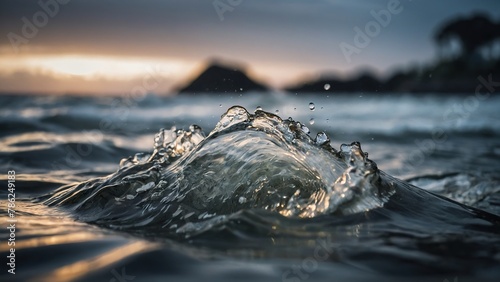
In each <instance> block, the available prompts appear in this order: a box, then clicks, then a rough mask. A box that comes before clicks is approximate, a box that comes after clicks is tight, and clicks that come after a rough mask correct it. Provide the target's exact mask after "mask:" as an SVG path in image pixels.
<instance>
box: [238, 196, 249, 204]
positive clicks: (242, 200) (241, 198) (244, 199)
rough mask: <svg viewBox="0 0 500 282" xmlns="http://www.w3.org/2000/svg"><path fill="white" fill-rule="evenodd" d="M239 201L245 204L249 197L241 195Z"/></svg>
mask: <svg viewBox="0 0 500 282" xmlns="http://www.w3.org/2000/svg"><path fill="white" fill-rule="evenodd" d="M238 202H239V203H240V204H244V203H246V202H247V198H245V197H240V198H239V199H238Z"/></svg>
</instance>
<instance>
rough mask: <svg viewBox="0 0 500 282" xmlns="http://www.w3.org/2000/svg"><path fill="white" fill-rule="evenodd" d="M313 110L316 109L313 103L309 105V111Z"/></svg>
mask: <svg viewBox="0 0 500 282" xmlns="http://www.w3.org/2000/svg"><path fill="white" fill-rule="evenodd" d="M314 109H316V106H315V105H314V103H313V102H311V103H309V110H311V111H314Z"/></svg>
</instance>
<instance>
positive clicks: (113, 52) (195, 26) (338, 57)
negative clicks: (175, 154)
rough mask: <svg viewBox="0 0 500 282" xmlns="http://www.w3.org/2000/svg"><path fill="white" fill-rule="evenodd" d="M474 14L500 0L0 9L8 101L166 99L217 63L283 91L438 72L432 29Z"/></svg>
mask: <svg viewBox="0 0 500 282" xmlns="http://www.w3.org/2000/svg"><path fill="white" fill-rule="evenodd" d="M39 2H40V3H45V6H46V7H42V6H43V5H42V6H41V5H40V4H39ZM397 2H399V4H397ZM390 3H392V5H395V6H394V7H397V10H398V11H400V12H399V13H393V14H391V19H390V21H388V22H387V24H384V25H386V26H381V25H379V28H380V29H379V30H373V32H374V33H376V34H375V35H374V36H373V37H370V42H369V44H368V45H367V46H363V47H362V48H358V53H354V54H352V56H350V61H349V60H347V59H346V57H345V55H344V54H343V52H342V50H341V48H340V47H339V45H340V44H341V43H343V42H344V43H346V44H350V45H352V46H356V45H355V42H354V37H355V27H359V28H360V29H362V30H364V29H365V27H366V25H367V23H369V22H370V21H373V20H374V17H373V15H372V13H373V12H379V11H381V10H382V9H384V10H387V9H388V5H389V4H390ZM372 11H373V12H372ZM473 12H487V13H488V14H489V15H490V16H491V17H492V18H493V19H495V20H500V1H498V0H489V1H486V0H483V1H469V0H444V1H436V0H434V1H432V0H420V1H419V0H413V1H411V0H401V1H397V0H357V1H354V0H350V1H347V0H345V1H339V0H319V1H313V0H301V1H299V0H277V1H270V0H215V1H213V0H207V1H201V0H198V1H195V0H177V1H174V0H164V1H160V0H141V1H132V0H115V1H111V0H108V1H106V0H86V1H83V0H37V1H28V0H23V1H20V0H2V1H0V23H1V25H0V34H1V37H0V91H2V92H48V93H65V92H72V93H119V92H126V91H130V90H131V89H133V88H134V87H136V86H138V85H143V86H144V85H147V87H146V88H148V91H152V92H156V93H165V92H168V91H169V90H170V89H172V87H173V86H177V85H179V84H181V83H182V82H183V81H186V80H187V79H188V78H189V77H190V76H192V75H193V72H195V71H197V70H198V71H199V69H200V68H201V67H202V66H203V63H204V62H206V61H207V60H208V59H210V58H213V57H217V58H223V59H227V60H230V61H235V62H238V63H242V64H244V65H246V66H247V67H248V69H249V70H250V71H251V74H252V75H253V76H255V77H258V78H260V79H261V80H263V81H264V82H267V83H269V84H271V85H273V86H277V87H279V86H283V85H287V84H293V83H295V82H297V80H298V79H301V78H303V76H304V75H307V76H311V75H314V74H317V73H320V72H322V71H332V72H334V73H337V74H339V75H348V74H351V73H353V72H355V71H358V70H360V69H364V68H368V69H371V70H373V71H375V72H377V73H378V74H379V75H384V74H386V73H388V72H389V71H390V70H391V69H393V68H394V67H405V66H406V67H407V66H409V65H410V64H413V63H418V64H422V63H425V62H430V61H431V60H432V59H433V58H434V57H435V46H434V43H433V42H432V34H433V32H434V30H435V28H436V27H438V26H439V25H440V24H441V23H443V22H444V21H446V20H448V19H450V18H453V17H456V16H459V15H464V16H468V15H470V14H471V13H473ZM372 28H373V26H372ZM358 47H359V46H358Z"/></svg>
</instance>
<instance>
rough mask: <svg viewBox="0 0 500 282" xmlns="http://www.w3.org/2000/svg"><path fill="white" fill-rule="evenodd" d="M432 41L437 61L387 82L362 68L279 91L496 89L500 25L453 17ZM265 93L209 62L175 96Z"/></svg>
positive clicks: (227, 66) (233, 70)
mask: <svg viewBox="0 0 500 282" xmlns="http://www.w3.org/2000/svg"><path fill="white" fill-rule="evenodd" d="M433 39H434V42H435V44H436V47H437V53H438V59H437V60H436V61H435V62H430V63H428V64H427V65H424V66H420V67H412V68H406V69H399V70H397V71H395V72H393V73H392V74H391V75H390V76H389V77H388V78H386V79H380V78H378V77H376V76H375V75H373V74H372V73H370V72H369V71H366V70H362V71H360V72H359V73H358V74H357V75H355V76H352V77H348V78H340V77H337V76H335V75H331V74H326V73H325V74H320V75H318V76H316V78H314V79H309V80H305V81H300V82H297V83H294V84H292V85H288V86H285V87H284V88H283V89H280V90H284V91H287V92H292V93H325V92H330V93H331V92H334V93H335V92H342V93H346V92H363V93H377V92H386V93H387V92H389V93H391V92H404V93H424V92H425V93H470V92H474V91H475V89H476V88H477V85H478V83H479V82H478V78H479V77H483V82H484V81H487V82H489V83H490V84H498V85H500V22H495V21H493V20H491V19H490V18H489V17H488V15H486V14H484V13H476V14H473V15H470V16H468V17H456V18H452V19H450V20H448V21H446V22H444V23H443V24H442V25H441V26H439V27H438V28H437V29H436V30H435V32H434V34H433ZM498 85H497V86H498ZM269 89H271V88H270V87H269V86H266V85H265V84H264V83H261V82H258V81H256V80H254V79H252V78H250V76H249V75H248V73H247V71H246V70H245V68H243V67H241V66H240V65H238V64H234V63H233V64H231V63H223V61H221V60H216V59H213V60H211V61H210V62H209V63H208V64H207V67H206V69H205V70H204V71H202V72H201V73H200V74H199V75H198V76H197V77H196V78H195V79H194V80H192V81H191V82H190V83H188V84H186V85H185V86H183V87H181V88H178V93H179V94H199V93H218V94H221V93H228V94H234V93H238V92H247V91H266V90H269Z"/></svg>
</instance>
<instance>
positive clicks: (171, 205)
mask: <svg viewBox="0 0 500 282" xmlns="http://www.w3.org/2000/svg"><path fill="white" fill-rule="evenodd" d="M308 133H309V129H308V128H307V127H306V126H304V125H303V124H301V123H300V122H297V121H294V120H293V119H291V118H289V119H286V120H282V119H281V118H280V117H279V116H277V115H274V114H271V113H267V112H264V111H262V110H259V109H258V110H256V111H255V113H254V114H250V113H248V112H247V110H246V109H244V108H243V107H239V106H234V107H231V108H230V109H228V110H227V112H226V113H225V114H223V115H222V116H221V119H220V121H219V122H218V123H217V125H216V126H215V128H214V130H213V131H212V132H210V134H208V136H206V137H205V135H204V134H203V132H202V130H201V128H200V127H198V126H196V125H192V126H191V127H190V128H189V130H186V131H185V130H181V129H179V130H178V129H176V128H175V127H173V128H171V129H169V130H165V129H161V130H160V131H159V132H158V133H157V134H156V135H155V138H154V146H153V148H154V150H153V152H152V153H140V154H136V155H135V156H134V157H131V158H127V159H124V160H122V161H121V162H120V169H119V170H118V171H117V172H116V173H114V174H112V175H110V176H108V177H105V178H99V179H92V180H89V181H87V182H83V183H80V184H78V185H73V186H71V185H70V186H67V187H63V189H61V190H60V192H58V193H57V194H55V195H53V196H52V197H51V198H50V199H48V200H47V202H46V203H47V204H50V205H60V206H69V207H71V208H72V209H74V210H75V211H76V212H78V213H79V214H80V216H81V218H82V219H83V220H86V221H90V222H97V223H99V224H104V225H107V226H109V227H112V228H118V229H133V228H139V227H140V228H144V227H153V228H162V229H165V230H169V232H172V233H182V232H188V231H187V230H191V231H193V230H196V228H194V227H193V226H200V224H201V225H206V224H208V223H207V222H205V221H207V220H220V219H221V217H222V218H224V217H225V216H227V215H231V214H233V213H236V212H238V211H241V210H245V209H264V210H268V211H271V212H276V213H279V214H281V215H283V216H286V217H303V218H311V217H315V216H318V215H322V214H338V215H345V214H352V213H359V212H363V211H368V210H371V209H374V208H377V207H381V206H382V205H383V204H384V202H386V201H387V199H388V198H389V197H390V195H391V194H392V193H393V189H392V188H391V186H381V185H378V182H379V181H380V176H379V170H378V169H377V166H376V164H375V163H374V162H373V161H371V160H369V159H368V155H367V154H365V153H364V152H363V151H362V149H361V145H360V144H359V143H357V142H354V143H352V144H350V145H346V144H343V145H342V146H341V147H340V150H339V151H337V150H336V149H334V148H333V147H332V146H331V144H330V138H329V136H328V135H327V134H326V133H324V132H320V133H318V134H317V136H316V137H315V138H314V139H312V138H311V137H310V136H309V135H308ZM203 222H205V223H203ZM210 222H212V221H210Z"/></svg>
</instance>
